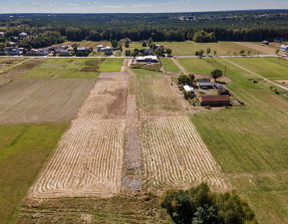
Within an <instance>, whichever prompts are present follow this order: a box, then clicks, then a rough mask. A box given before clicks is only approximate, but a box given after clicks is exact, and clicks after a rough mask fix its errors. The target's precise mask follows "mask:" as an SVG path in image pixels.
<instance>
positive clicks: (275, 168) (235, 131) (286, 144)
mask: <svg viewBox="0 0 288 224" xmlns="http://www.w3.org/2000/svg"><path fill="white" fill-rule="evenodd" d="M179 61H180V62H181V63H182V65H183V66H184V67H185V68H186V69H187V70H188V71H190V72H195V73H210V71H211V69H214V68H224V67H225V66H226V67H227V73H226V75H227V76H228V77H229V78H230V79H231V80H232V81H231V82H230V83H228V85H227V87H228V88H229V89H230V90H231V91H233V92H234V93H236V94H237V95H238V96H239V97H241V99H242V100H243V101H245V103H246V106H245V107H233V108H230V109H223V110H215V111H210V112H205V113H201V114H195V115H193V116H192V117H191V119H192V121H193V123H194V124H195V126H196V128H197V130H198V131H199V133H200V135H201V137H202V139H203V140H204V142H205V143H206V145H207V146H208V148H209V150H210V151H211V153H212V154H213V156H214V158H215V159H216V161H217V162H218V164H219V165H220V166H221V168H222V171H223V172H224V173H226V174H227V176H228V178H229V179H230V180H231V182H232V184H233V185H234V186H235V187H236V189H237V190H238V192H240V193H241V194H242V195H243V196H245V197H246V199H248V200H249V202H250V203H251V205H252V207H253V208H254V209H255V212H256V214H257V217H258V219H259V220H260V221H261V222H262V223H287V222H288V219H287V217H288V216H287V213H288V197H287V196H284V197H283V195H287V192H288V185H287V182H288V175H287V172H288V164H287V161H288V151H287V148H288V141H287V136H288V129H287V127H288V103H287V102H286V101H284V100H283V99H282V98H280V97H279V96H277V95H275V94H274V93H272V92H271V91H270V90H269V88H268V87H266V86H264V85H261V84H255V83H253V82H251V81H249V80H248V79H249V78H251V77H253V76H251V75H250V74H249V73H248V74H247V72H245V71H244V70H242V69H240V68H238V67H236V66H233V65H231V64H229V63H228V62H226V61H224V60H223V59H219V58H218V59H187V60H186V59H185V60H184V59H181V60H179Z"/></svg>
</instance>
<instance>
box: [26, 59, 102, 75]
mask: <svg viewBox="0 0 288 224" xmlns="http://www.w3.org/2000/svg"><path fill="white" fill-rule="evenodd" d="M103 60H104V59H89V58H83V59H72V58H71V59H66V58H65V59H64V58H58V59H56V58H55V59H54V58H53V59H49V60H47V61H45V62H43V63H41V64H39V65H38V66H36V67H34V68H33V69H31V70H30V71H28V72H26V73H25V74H24V75H22V76H21V78H24V79H49V78H97V77H98V75H99V71H98V70H99V66H100V64H101V63H102V62H103Z"/></svg>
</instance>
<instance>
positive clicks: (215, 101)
mask: <svg viewBox="0 0 288 224" xmlns="http://www.w3.org/2000/svg"><path fill="white" fill-rule="evenodd" d="M199 102H200V105H201V106H229V105H230V97H229V96H228V95H204V96H200V97H199Z"/></svg>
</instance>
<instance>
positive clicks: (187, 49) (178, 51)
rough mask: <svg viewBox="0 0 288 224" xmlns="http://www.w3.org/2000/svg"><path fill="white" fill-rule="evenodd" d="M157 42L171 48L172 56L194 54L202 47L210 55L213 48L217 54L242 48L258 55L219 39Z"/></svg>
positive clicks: (232, 53)
mask: <svg viewBox="0 0 288 224" xmlns="http://www.w3.org/2000/svg"><path fill="white" fill-rule="evenodd" d="M157 43H158V44H161V45H163V46H164V47H166V48H170V49H171V50H172V55H174V56H194V55H195V52H196V51H199V50H201V49H203V50H204V51H205V54H206V49H207V48H210V49H211V53H210V55H213V51H214V50H216V51H217V55H234V53H236V54H237V55H239V54H240V53H239V52H240V51H241V50H244V51H245V54H247V53H248V51H250V54H251V55H258V51H256V50H254V49H251V48H249V47H245V46H241V45H239V44H237V43H233V42H222V41H219V42H217V43H196V42H193V41H185V42H157ZM260 54H265V52H261V51H260Z"/></svg>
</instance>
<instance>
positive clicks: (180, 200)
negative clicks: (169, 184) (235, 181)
mask: <svg viewBox="0 0 288 224" xmlns="http://www.w3.org/2000/svg"><path fill="white" fill-rule="evenodd" d="M160 204H161V207H162V208H165V209H166V210H167V213H168V214H169V215H170V216H171V218H172V220H173V221H174V222H175V223H177V224H191V223H193V224H194V223H195V224H196V223H197V224H198V223H202V224H204V223H207V224H208V223H215V224H228V223H229V224H230V223H233V224H244V223H250V224H257V223H258V222H257V220H256V218H255V214H254V212H253V211H252V209H251V208H250V207H249V205H248V203H247V201H245V200H244V199H242V198H240V197H239V196H238V195H237V194H236V192H235V191H233V192H232V193H224V194H223V193H212V192H210V189H209V187H208V185H207V184H205V183H202V184H200V185H199V186H197V187H192V188H190V189H189V190H187V191H183V190H170V191H167V192H166V193H165V194H164V195H163V196H162V198H161V201H160Z"/></svg>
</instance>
